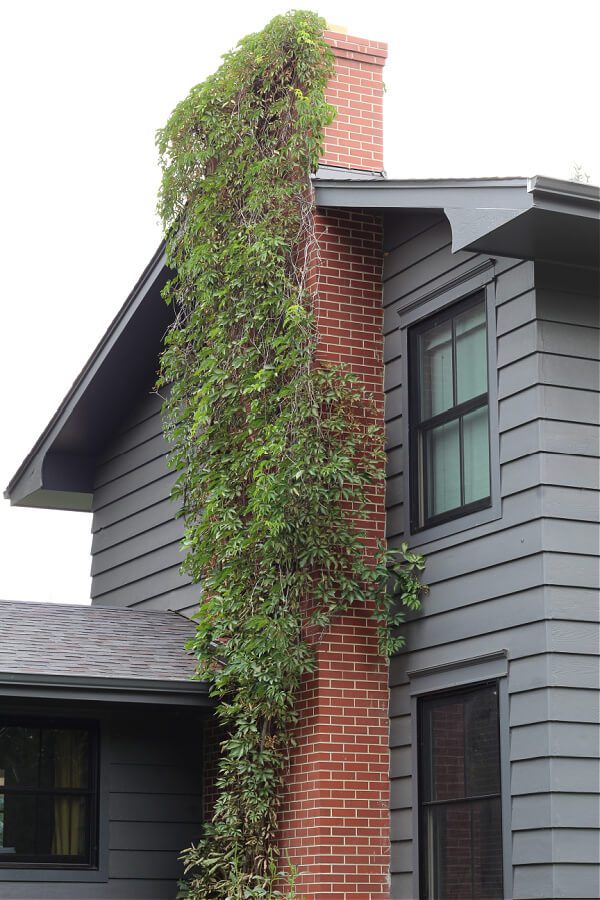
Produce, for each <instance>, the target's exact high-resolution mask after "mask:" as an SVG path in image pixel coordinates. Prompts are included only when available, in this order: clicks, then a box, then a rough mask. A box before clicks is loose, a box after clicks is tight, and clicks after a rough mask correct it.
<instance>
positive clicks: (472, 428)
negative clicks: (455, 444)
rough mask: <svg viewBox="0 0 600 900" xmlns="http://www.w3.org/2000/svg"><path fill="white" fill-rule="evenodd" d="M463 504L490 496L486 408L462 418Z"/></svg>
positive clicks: (488, 439)
mask: <svg viewBox="0 0 600 900" xmlns="http://www.w3.org/2000/svg"><path fill="white" fill-rule="evenodd" d="M463 457H464V469H463V474H464V482H465V503H474V502H475V501H476V500H482V499H483V498H484V497H489V495H490V438H489V428H488V408H487V406H482V407H480V409H476V410H474V411H473V412H471V413H468V414H467V415H466V416H464V417H463Z"/></svg>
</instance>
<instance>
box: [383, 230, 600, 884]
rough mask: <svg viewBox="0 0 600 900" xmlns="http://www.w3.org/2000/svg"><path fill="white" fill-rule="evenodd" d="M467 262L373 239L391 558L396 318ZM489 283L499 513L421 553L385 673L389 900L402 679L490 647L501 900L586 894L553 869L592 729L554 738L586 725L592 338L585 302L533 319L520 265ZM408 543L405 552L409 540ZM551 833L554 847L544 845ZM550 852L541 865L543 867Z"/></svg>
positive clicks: (592, 535) (436, 243)
mask: <svg viewBox="0 0 600 900" xmlns="http://www.w3.org/2000/svg"><path fill="white" fill-rule="evenodd" d="M394 242H395V244H394ZM482 262H484V260H483V259H482V258H481V257H477V256H473V255H472V254H471V255H470V254H465V253H461V254H452V253H451V250H450V231H449V227H448V226H447V224H446V223H445V220H444V221H439V220H436V219H435V218H434V217H429V218H427V217H423V218H421V219H420V220H418V221H416V222H415V220H414V219H412V220H410V222H409V221H408V220H407V221H404V222H403V223H398V224H396V225H395V226H394V227H393V228H389V229H388V255H387V259H386V269H385V274H384V277H385V292H384V293H385V302H386V325H385V328H386V347H385V352H386V366H387V373H386V401H387V402H386V429H387V432H386V435H387V452H388V489H387V513H388V520H387V527H388V539H389V540H390V542H391V543H392V544H393V545H397V544H398V543H400V542H401V541H402V540H406V539H407V537H408V536H407V534H406V533H405V530H404V529H405V522H406V519H407V516H406V514H405V511H404V503H405V502H407V479H406V476H405V473H406V468H407V459H406V452H405V448H404V447H403V439H404V434H405V426H404V420H403V419H404V415H405V412H406V404H407V393H406V386H405V385H403V384H402V377H403V374H402V373H403V372H404V371H406V366H405V364H404V363H405V361H404V360H402V358H401V354H402V347H403V342H402V340H401V330H400V329H401V326H402V312H403V310H406V309H410V308H411V305H413V304H414V301H415V300H417V299H418V298H419V297H420V296H423V295H424V294H426V293H428V292H429V291H430V290H431V291H432V292H433V293H435V291H441V290H443V288H444V285H445V284H446V285H447V284H448V282H452V281H453V279H456V278H457V276H461V277H462V276H465V275H468V272H469V270H471V271H472V270H474V269H476V268H477V267H478V266H481V264H482ZM495 273H496V280H495V293H496V324H497V353H498V359H497V377H498V418H499V432H500V433H499V453H500V471H501V478H500V493H501V497H502V515H501V517H500V518H499V519H497V520H495V521H491V522H488V523H487V524H484V525H480V526H478V527H475V528H471V529H469V530H467V531H465V532H462V533H458V534H455V535H453V536H452V537H447V538H445V539H444V540H438V541H437V542H432V543H430V544H428V545H426V546H424V547H423V548H422V549H423V552H424V553H425V555H426V558H427V569H426V572H425V581H426V582H427V583H428V584H429V586H430V592H429V593H428V594H427V595H425V597H424V608H423V612H422V614H420V615H419V616H418V617H414V616H413V617H411V619H412V621H410V622H409V624H408V625H407V626H406V628H405V632H406V636H407V649H406V651H405V652H403V653H402V654H401V655H400V656H398V657H397V658H396V659H394V660H393V661H392V665H391V681H390V684H391V707H390V716H391V721H390V741H391V748H392V763H391V779H392V781H391V793H392V896H393V897H394V898H398V900H400V898H410V897H413V896H414V883H413V876H412V869H413V847H412V838H413V829H414V824H415V817H414V816H413V813H412V803H413V800H412V798H413V785H412V778H413V775H414V773H413V748H412V746H411V742H412V723H411V704H410V696H409V683H408V678H407V676H406V672H407V671H410V670H413V669H421V668H426V667H428V666H435V665H440V664H443V663H452V662H456V661H460V660H463V659H469V658H472V657H474V656H477V655H480V654H486V653H491V652H494V651H496V650H507V651H508V655H509V667H510V668H509V693H510V728H511V769H512V776H511V777H512V793H513V795H514V799H513V815H514V816H515V821H514V822H513V842H514V860H513V861H514V864H515V867H516V868H515V874H514V879H515V882H514V883H515V891H516V893H515V897H517V896H519V897H523V898H525V897H534V896H565V897H567V896H568V897H575V896H581V897H587V896H590V895H589V894H587V893H585V891H586V890H587V889H588V888H589V883H590V873H589V871H588V865H589V863H590V862H591V859H590V860H587V857H586V858H584V859H580V858H579V857H577V859H576V860H575V859H573V860H568V859H567V857H568V853H569V849H568V848H569V847H571V845H572V844H571V839H570V837H569V833H568V832H569V829H571V828H579V829H580V831H581V838H582V843H581V848H582V849H581V851H580V856H582V855H583V856H584V857H585V853H586V852H587V850H586V849H585V848H588V849H589V848H590V847H591V846H592V844H593V841H594V839H597V833H596V832H595V831H594V829H595V828H596V824H597V815H596V817H595V814H594V808H593V804H592V801H591V799H590V796H591V797H592V798H593V797H595V801H596V806H595V810H596V813H597V810H598V800H597V793H595V792H597V780H598V779H597V769H596V775H595V776H594V777H592V768H591V767H589V766H587V763H588V762H589V761H590V758H588V756H587V754H591V753H592V751H594V749H595V747H596V746H597V732H595V731H594V729H593V728H588V730H587V731H586V732H585V735H582V736H581V737H580V739H579V742H571V741H569V739H568V738H566V737H565V735H567V734H568V733H569V729H570V728H574V727H575V725H574V724H573V723H576V722H578V721H581V718H580V717H582V718H583V719H584V721H589V719H590V717H591V716H592V715H593V711H594V709H595V710H596V715H597V700H596V697H595V694H594V693H593V688H594V687H595V681H597V668H594V666H596V667H597V658H596V657H595V656H594V653H595V652H596V653H597V647H598V634H597V631H596V630H595V629H596V623H595V622H594V619H595V618H597V606H598V603H597V594H596V593H595V591H594V590H593V585H592V584H591V580H592V579H593V575H594V573H597V570H598V563H597V553H598V533H597V525H596V521H597V511H598V505H597V495H596V493H595V491H596V488H597V484H596V481H597V472H598V464H597V455H598V454H597V441H598V433H597V428H596V427H595V426H594V424H593V423H594V422H597V421H598V394H597V393H596V391H597V388H596V387H595V385H597V382H598V362H597V361H598V355H599V354H598V352H597V332H596V333H595V334H591V333H590V325H591V324H592V323H591V322H590V321H589V316H588V314H587V313H586V311H584V310H583V309H582V303H584V302H587V301H579V302H577V303H573V302H571V303H570V304H566V306H565V308H564V309H563V304H560V303H557V302H556V301H555V300H554V301H553V304H552V309H553V314H554V319H556V317H557V316H560V315H562V324H560V323H559V322H557V321H555V320H554V319H553V320H552V321H550V320H549V319H545V318H544V314H543V309H544V307H543V300H542V305H541V306H540V301H539V298H538V291H537V290H536V287H537V285H536V272H535V269H534V265H533V264H532V263H529V262H520V261H518V260H497V261H496V264H495ZM413 308H414V307H413ZM561 309H562V313H558V312H557V310H561ZM596 309H597V306H596ZM569 317H570V318H569ZM564 332H567V333H566V334H565V333H564ZM574 348H580V352H579V355H578V356H569V354H572V353H573V351H574ZM411 544H412V545H413V546H416V541H415V540H413V541H411ZM580 617H581V618H582V619H583V621H581V619H580ZM540 704H541V709H540ZM569 709H571V712H570V713H569ZM565 716H566V717H567V718H566V719H564V722H566V723H567V724H566V725H565V724H564V722H563V718H562V717H565ZM569 716H571V718H568V717H569ZM528 717H529V718H528ZM568 723H571V724H568ZM565 728H566V731H565ZM575 746H578V747H579V750H578V752H577V753H575V750H574V749H572V750H571V753H572V758H570V757H565V761H566V762H568V763H569V764H570V765H572V766H575V767H581V769H582V771H581V775H582V777H581V779H580V781H578V782H577V781H576V782H574V784H576V785H580V786H581V787H584V786H585V783H586V781H585V778H584V777H583V769H585V772H586V773H587V775H589V776H590V777H591V781H588V782H587V783H588V791H589V793H588V794H587V795H585V800H583V799H582V803H581V818H579V819H578V818H577V815H576V812H575V810H576V809H577V798H578V797H581V798H583V797H584V793H581V792H580V791H579V788H578V790H577V792H576V793H574V794H573V795H572V796H571V795H569V794H568V793H567V794H566V795H563V794H562V793H561V792H562V791H563V790H564V789H565V788H567V787H568V783H565V780H564V768H563V767H561V768H560V769H557V764H559V763H561V760H562V757H561V756H560V753H562V752H565V753H568V752H569V747H571V748H574V747H575ZM536 747H537V751H536V749H535V748H536ZM528 754H530V755H528ZM527 783H528V784H529V785H531V786H533V787H532V791H531V792H526V791H525V790H524V786H525V785H526V784H527ZM563 796H567V797H570V799H569V801H568V802H566V804H565V803H563V801H562V800H561V799H559V800H556V798H562V797H563ZM517 798H518V807H517V806H515V800H516V799H517ZM555 801H556V802H555ZM557 804H558V805H557ZM561 804H562V805H561ZM553 829H554V830H555V831H556V834H557V837H556V842H555V844H553V843H552V841H550V843H549V842H548V835H552V834H553ZM552 846H555V847H556V848H557V849H556V855H555V857H553V858H552V857H551V858H549V859H548V858H546V857H547V854H548V848H549V847H550V848H551V847H552ZM552 859H554V862H555V864H556V869H555V871H556V879H557V883H558V881H559V880H560V879H561V878H563V876H564V866H565V865H569V866H571V865H572V863H574V862H577V863H578V864H579V865H578V866H574V867H572V868H570V869H569V871H571V872H572V873H575V874H576V873H577V872H578V871H579V869H581V873H582V874H581V878H580V880H579V881H578V880H577V878H575V879H574V882H573V887H572V888H570V889H569V890H571V891H572V892H571V893H565V894H553V893H546V894H539V893H536V892H535V889H534V887H533V885H535V879H532V878H531V877H530V874H529V869H530V868H531V869H536V868H538V867H542V868H543V867H544V866H547V865H549V864H550V862H551V861H552ZM586 860H587V861H586ZM543 877H546V875H545V874H544V876H543ZM586 885H587V887H586ZM553 890H554V888H553ZM579 890H580V891H581V893H577V891H579ZM528 891H529V893H528ZM573 891H575V893H573Z"/></svg>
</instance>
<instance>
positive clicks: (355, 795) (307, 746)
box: [281, 211, 390, 900]
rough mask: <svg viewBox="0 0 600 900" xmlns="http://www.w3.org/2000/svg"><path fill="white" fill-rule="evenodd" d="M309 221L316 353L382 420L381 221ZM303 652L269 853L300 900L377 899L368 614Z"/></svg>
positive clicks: (380, 879) (383, 818) (377, 749)
mask: <svg viewBox="0 0 600 900" xmlns="http://www.w3.org/2000/svg"><path fill="white" fill-rule="evenodd" d="M315 226H316V233H317V239H318V246H319V253H318V256H319V260H318V262H315V265H314V268H313V287H315V286H317V284H318V296H319V300H318V305H317V309H316V313H317V324H318V328H319V335H320V355H321V357H322V358H323V359H326V360H330V361H335V362H342V363H344V364H345V365H346V366H348V367H349V368H350V369H351V370H352V371H354V372H355V373H356V374H357V375H359V376H360V377H361V379H362V380H363V382H364V384H365V386H366V387H367V389H368V391H369V392H370V393H371V394H372V395H373V399H374V401H375V407H376V413H375V415H376V419H377V421H378V422H379V423H383V343H382V336H381V335H382V320H383V313H382V304H381V270H382V262H383V254H382V225H381V221H380V220H379V218H378V217H376V216H372V215H370V214H363V213H360V212H354V211H352V212H349V211H348V212H347V211H341V212H334V211H320V212H319V213H318V215H317V217H316V222H315ZM365 415H367V412H365ZM357 524H359V525H361V526H362V527H363V528H364V530H365V531H366V533H367V538H366V552H367V553H369V552H372V549H373V548H374V546H375V542H376V541H377V539H378V538H382V537H383V535H384V530H385V502H384V488H383V484H381V485H380V486H378V487H374V488H372V489H371V492H370V497H369V517H368V521H366V522H359V523H357ZM315 650H316V656H317V670H316V672H315V673H314V674H313V675H311V676H310V677H309V678H307V679H306V681H305V684H304V686H303V689H302V692H301V696H300V697H299V701H298V709H299V712H300V718H301V722H300V726H299V728H298V733H297V740H298V746H297V748H296V750H295V751H294V753H293V755H292V759H291V762H290V768H289V772H288V775H287V778H286V792H285V795H284V798H283V806H282V816H281V821H282V829H281V848H282V851H283V853H284V855H285V854H288V855H289V858H290V860H291V862H293V863H294V864H295V865H296V866H297V867H298V869H299V871H300V879H299V884H298V894H299V895H300V896H303V897H306V898H308V900H320V898H325V897H327V898H345V900H349V898H354V900H358V898H387V897H389V877H388V870H389V849H390V842H389V841H390V839H389V813H388V805H389V756H388V753H389V751H388V678H387V675H388V673H387V663H386V662H385V661H384V660H383V659H382V658H381V657H380V656H379V655H378V653H377V641H376V634H375V629H374V628H373V625H372V623H371V619H370V610H369V609H366V608H360V607H357V608H355V609H354V610H352V612H350V613H348V614H346V615H344V616H342V617H339V618H338V620H336V621H335V622H334V624H333V627H332V628H331V631H330V632H329V633H328V634H327V635H326V637H325V639H323V640H322V641H320V642H319V643H318V644H317V645H316V647H315Z"/></svg>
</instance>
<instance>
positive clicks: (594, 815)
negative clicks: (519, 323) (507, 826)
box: [511, 265, 600, 898]
mask: <svg viewBox="0 0 600 900" xmlns="http://www.w3.org/2000/svg"><path fill="white" fill-rule="evenodd" d="M535 276H536V314H537V325H538V334H537V360H538V364H539V367H538V372H539V379H538V381H539V383H540V385H542V386H543V387H542V388H541V390H540V394H539V406H538V412H539V430H540V435H541V436H542V442H541V446H540V451H543V452H540V454H539V458H540V480H541V482H542V483H543V484H545V485H548V487H547V488H546V489H545V493H546V496H545V503H544V508H543V515H544V519H543V530H544V531H543V546H544V582H545V584H546V585H547V587H546V590H545V594H546V602H547V616H548V623H547V632H548V634H547V651H548V652H547V655H546V657H545V661H546V667H547V682H548V685H549V686H548V688H547V689H546V690H542V691H541V696H540V701H541V703H542V704H543V707H544V708H545V711H546V715H545V720H541V719H540V716H539V713H538V714H537V716H536V714H535V712H533V711H531V710H530V711H529V713H530V715H529V721H527V719H526V715H527V712H528V711H527V710H526V709H525V708H524V707H523V706H522V705H521V706H520V707H519V708H517V709H515V710H514V711H511V715H512V716H513V719H514V724H515V739H514V742H513V757H514V758H515V760H518V762H515V764H514V766H513V769H514V777H515V779H517V781H518V784H517V786H516V787H517V790H518V791H519V792H520V793H519V796H518V798H515V807H514V809H513V815H514V817H515V820H514V821H513V828H514V830H515V836H514V849H515V863H516V865H517V868H516V870H515V894H514V896H515V897H516V898H525V897H531V896H542V895H543V896H553V897H570V898H575V897H577V898H579V897H586V898H592V897H593V898H596V897H598V896H600V852H599V848H600V799H599V797H600V761H599V757H600V732H599V730H598V710H599V709H600V670H599V663H598V655H599V648H600V631H599V629H600V625H599V622H598V619H599V606H598V588H599V584H598V576H599V566H598V554H599V547H600V534H599V528H598V511H599V508H600V502H599V501H600V495H599V493H598V487H599V485H598V474H599V471H600V465H599V462H598V459H599V456H600V453H599V447H600V442H599V432H598V422H599V421H600V418H599V411H600V369H599V362H598V360H600V331H599V325H600V321H599V306H598V284H597V279H596V281H595V283H594V276H592V275H591V274H590V273H589V272H583V271H582V272H580V273H578V272H577V270H567V269H559V268H558V267H553V266H549V265H543V266H542V265H538V266H536V271H535ZM567 285H568V288H567ZM535 695H536V696H539V695H540V691H536V692H535ZM517 799H518V804H517ZM540 822H543V823H544V824H545V826H546V828H545V829H543V830H542V829H540V828H539V823H540ZM546 888H547V893H541V892H544V891H546Z"/></svg>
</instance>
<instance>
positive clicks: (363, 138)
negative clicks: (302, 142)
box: [321, 31, 387, 172]
mask: <svg viewBox="0 0 600 900" xmlns="http://www.w3.org/2000/svg"><path fill="white" fill-rule="evenodd" d="M325 39H326V41H327V43H328V44H329V45H330V47H331V48H332V50H333V53H334V55H335V72H336V74H335V77H334V78H332V80H331V81H330V82H329V85H328V87H327V100H328V101H329V103H331V104H332V105H333V106H335V107H337V110H338V115H337V118H336V119H335V121H334V122H333V124H332V125H330V126H329V128H327V129H326V131H325V147H324V154H323V158H322V160H321V164H322V165H326V166H336V167H339V168H343V169H363V170H366V171H369V172H371V171H375V172H381V171H382V170H383V67H384V65H385V60H386V57H387V44H383V43H380V42H379V41H368V40H366V39H365V38H357V37H351V36H350V35H347V34H338V33H337V32H334V31H326V32H325Z"/></svg>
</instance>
